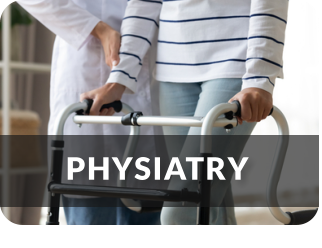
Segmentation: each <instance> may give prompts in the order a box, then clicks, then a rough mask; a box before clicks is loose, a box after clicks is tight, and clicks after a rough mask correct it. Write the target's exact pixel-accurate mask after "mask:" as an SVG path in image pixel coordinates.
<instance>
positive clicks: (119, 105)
mask: <svg viewBox="0 0 322 248" xmlns="http://www.w3.org/2000/svg"><path fill="white" fill-rule="evenodd" d="M84 102H86V104H87V109H86V111H85V114H87V115H88V114H89V112H90V110H91V108H92V105H93V102H94V101H93V100H92V99H85V100H84ZM105 108H114V110H115V112H117V113H119V112H121V111H122V108H123V105H122V102H121V101H115V102H112V103H108V104H104V105H103V106H102V107H101V109H100V111H102V110H103V109H105ZM76 113H77V114H78V115H84V110H79V111H77V112H76Z"/></svg>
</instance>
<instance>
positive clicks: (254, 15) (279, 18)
mask: <svg viewBox="0 0 322 248" xmlns="http://www.w3.org/2000/svg"><path fill="white" fill-rule="evenodd" d="M256 16H270V17H274V18H276V19H278V20H280V21H282V22H285V24H287V22H286V21H285V20H284V19H282V18H281V17H278V16H276V15H272V14H252V15H250V17H256Z"/></svg>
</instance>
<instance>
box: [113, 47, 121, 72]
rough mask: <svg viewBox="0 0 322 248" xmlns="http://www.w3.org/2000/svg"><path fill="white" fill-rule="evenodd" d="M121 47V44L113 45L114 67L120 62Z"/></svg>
mask: <svg viewBox="0 0 322 248" xmlns="http://www.w3.org/2000/svg"><path fill="white" fill-rule="evenodd" d="M119 49H120V44H117V43H115V44H114V45H113V46H112V47H111V61H112V67H111V68H113V67H114V66H117V65H118V64H119V62H120V56H119Z"/></svg>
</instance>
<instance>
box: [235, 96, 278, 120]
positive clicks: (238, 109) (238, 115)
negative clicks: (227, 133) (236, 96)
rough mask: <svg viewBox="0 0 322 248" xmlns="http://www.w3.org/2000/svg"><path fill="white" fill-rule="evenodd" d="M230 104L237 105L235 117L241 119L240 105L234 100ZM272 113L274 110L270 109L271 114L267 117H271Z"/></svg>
mask: <svg viewBox="0 0 322 248" xmlns="http://www.w3.org/2000/svg"><path fill="white" fill-rule="evenodd" d="M232 103H235V104H236V105H237V111H236V113H235V116H237V117H241V104H240V102H239V101H237V100H235V101H232ZM273 111H274V108H272V109H271V112H270V113H269V115H271V114H272V113H273Z"/></svg>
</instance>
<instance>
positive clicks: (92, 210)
mask: <svg viewBox="0 0 322 248" xmlns="http://www.w3.org/2000/svg"><path fill="white" fill-rule="evenodd" d="M62 200H63V206H64V212H65V216H66V221H67V224H68V225H160V213H137V212H134V211H132V210H130V209H128V208H127V207H125V206H124V204H123V203H122V202H121V200H120V199H118V198H107V197H106V198H69V197H65V196H62ZM116 204H117V205H116ZM86 205H91V206H93V205H97V206H103V205H106V206H118V207H88V206H86ZM70 206H81V207H70Z"/></svg>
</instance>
